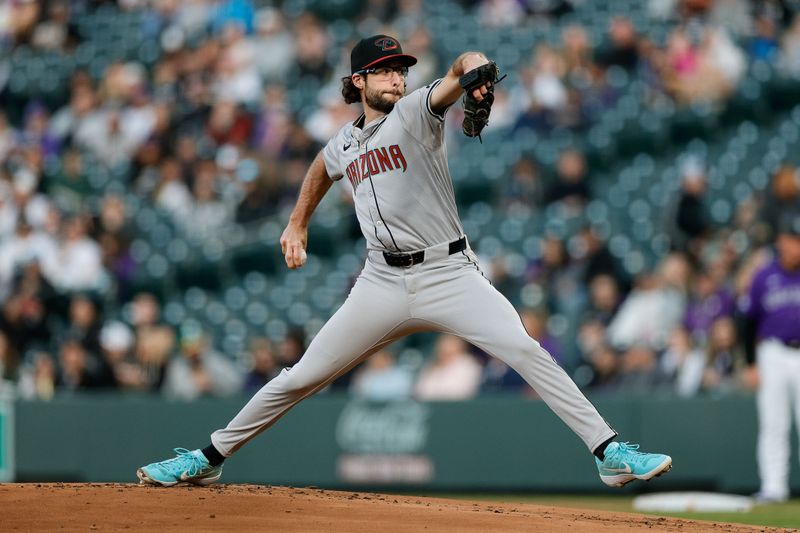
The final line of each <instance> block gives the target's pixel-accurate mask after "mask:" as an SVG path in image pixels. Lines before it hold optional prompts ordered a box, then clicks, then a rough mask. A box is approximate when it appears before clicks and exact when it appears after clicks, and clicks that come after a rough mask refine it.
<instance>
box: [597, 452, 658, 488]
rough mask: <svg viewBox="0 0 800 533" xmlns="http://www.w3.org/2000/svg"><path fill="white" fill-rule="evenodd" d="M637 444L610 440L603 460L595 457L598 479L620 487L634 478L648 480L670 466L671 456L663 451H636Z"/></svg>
mask: <svg viewBox="0 0 800 533" xmlns="http://www.w3.org/2000/svg"><path fill="white" fill-rule="evenodd" d="M638 449H639V445H638V444H628V443H627V442H612V443H611V444H609V445H608V447H607V448H606V451H605V453H604V455H605V460H603V461H601V460H600V459H598V458H596V457H595V461H596V462H597V470H598V472H599V473H600V479H602V480H603V483H605V484H606V485H608V486H609V487H622V486H624V485H625V484H626V483H630V482H631V481H633V480H634V479H643V480H645V481H648V480H650V479H652V478H654V477H658V476H660V475H661V474H663V473H665V472H668V471H669V469H670V468H672V457H670V456H669V455H664V454H663V453H644V452H640V451H637V450H638Z"/></svg>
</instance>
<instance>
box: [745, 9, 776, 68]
mask: <svg viewBox="0 0 800 533" xmlns="http://www.w3.org/2000/svg"><path fill="white" fill-rule="evenodd" d="M749 49H750V50H749V51H750V55H751V56H752V57H753V59H760V60H762V61H769V62H772V60H773V59H774V57H775V56H776V55H777V54H778V38H777V32H776V28H775V21H774V20H773V19H772V18H771V17H768V16H765V15H761V16H759V17H758V18H756V34H755V35H754V36H753V38H752V39H751V40H750V46H749Z"/></svg>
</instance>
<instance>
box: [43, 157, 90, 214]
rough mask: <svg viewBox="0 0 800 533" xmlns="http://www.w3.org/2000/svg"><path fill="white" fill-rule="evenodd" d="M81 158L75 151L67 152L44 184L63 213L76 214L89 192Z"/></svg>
mask: <svg viewBox="0 0 800 533" xmlns="http://www.w3.org/2000/svg"><path fill="white" fill-rule="evenodd" d="M84 166H85V165H84V161H83V156H82V155H81V153H80V152H79V151H77V150H74V149H72V150H67V151H66V152H65V153H64V156H63V158H62V159H61V165H60V168H59V170H58V172H57V173H56V174H54V175H53V176H51V177H49V178H48V180H47V183H46V188H47V194H48V195H49V196H50V197H51V198H52V200H53V202H54V203H55V204H56V205H57V206H58V207H59V208H60V209H62V210H63V211H67V212H73V213H74V212H77V211H80V209H81V208H82V206H83V202H84V200H85V198H86V196H88V195H89V193H90V192H91V190H92V189H91V185H89V180H88V175H87V173H86V169H85V168H84Z"/></svg>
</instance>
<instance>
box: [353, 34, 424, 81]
mask: <svg viewBox="0 0 800 533" xmlns="http://www.w3.org/2000/svg"><path fill="white" fill-rule="evenodd" d="M390 59H392V60H395V61H396V62H398V63H400V64H401V65H402V66H404V67H410V66H411V65H416V64H417V58H416V57H414V56H410V55H408V54H404V53H403V48H402V47H401V46H400V41H398V40H397V39H395V38H394V37H389V36H388V35H373V36H372V37H367V38H366V39H361V40H360V41H358V44H356V45H355V46H354V47H353V50H352V51H351V52H350V73H351V74H355V73H356V72H358V71H359V70H364V69H368V68H372V67H374V66H376V65H379V64H380V63H383V62H384V61H388V60H390Z"/></svg>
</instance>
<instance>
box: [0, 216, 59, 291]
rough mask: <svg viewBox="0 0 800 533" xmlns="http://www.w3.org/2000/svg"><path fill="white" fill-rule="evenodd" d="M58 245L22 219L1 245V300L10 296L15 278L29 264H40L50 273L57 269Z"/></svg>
mask: <svg viewBox="0 0 800 533" xmlns="http://www.w3.org/2000/svg"><path fill="white" fill-rule="evenodd" d="M57 254H58V251H57V248H56V243H55V242H54V241H53V239H51V238H50V237H49V236H48V235H47V234H46V233H44V232H41V231H35V230H34V229H33V228H31V226H30V224H28V222H27V221H26V220H25V217H20V218H19V220H18V222H17V229H16V231H15V232H14V235H13V236H11V237H10V238H8V239H6V240H5V241H3V242H2V244H0V298H2V297H5V296H8V294H9V293H10V291H11V290H12V283H13V280H14V278H15V276H16V275H17V274H18V273H19V272H20V271H21V270H22V269H23V268H24V267H25V266H26V265H28V264H30V263H33V262H35V263H38V264H39V265H40V266H41V268H43V269H44V270H45V271H47V272H48V273H50V272H52V271H53V270H54V269H55V268H56V263H57V257H58V255H57Z"/></svg>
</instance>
